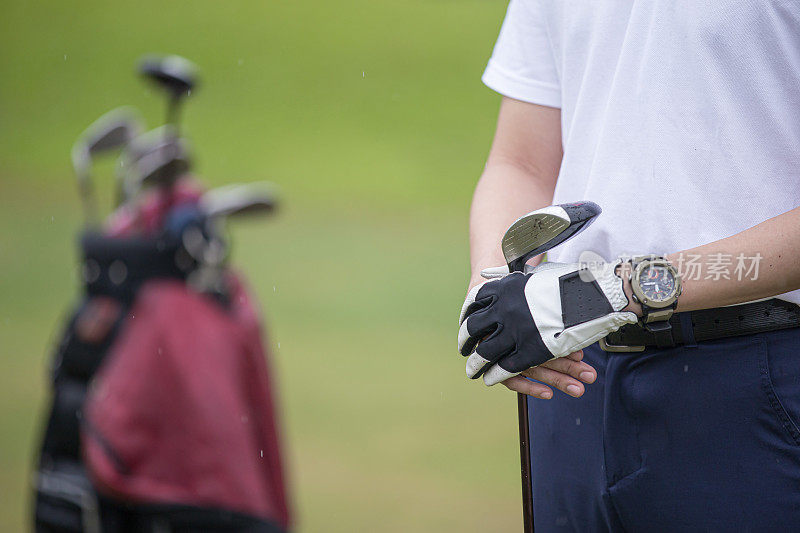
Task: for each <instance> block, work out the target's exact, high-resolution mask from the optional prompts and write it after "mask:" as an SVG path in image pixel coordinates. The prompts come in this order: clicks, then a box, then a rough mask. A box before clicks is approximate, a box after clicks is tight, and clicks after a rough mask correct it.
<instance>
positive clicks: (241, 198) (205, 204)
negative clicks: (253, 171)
mask: <svg viewBox="0 0 800 533" xmlns="http://www.w3.org/2000/svg"><path fill="white" fill-rule="evenodd" d="M277 203H278V201H277V198H276V194H275V187H274V186H273V185H272V184H269V183H266V182H261V183H246V184H234V185H227V186H225V187H218V188H216V189H212V190H210V191H208V192H206V193H205V194H204V195H203V196H202V198H201V199H200V207H201V209H202V210H203V211H204V212H205V213H206V215H208V216H209V217H212V218H216V217H232V216H241V215H268V214H272V212H274V210H275V208H276V207H277Z"/></svg>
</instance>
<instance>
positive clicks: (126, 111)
mask: <svg viewBox="0 0 800 533" xmlns="http://www.w3.org/2000/svg"><path fill="white" fill-rule="evenodd" d="M141 131H142V121H141V118H140V117H139V114H138V113H137V112H136V110H135V109H134V108H132V107H127V106H126V107H118V108H116V109H112V110H111V111H109V112H108V113H106V114H104V115H103V116H101V117H100V118H98V119H97V120H95V121H94V122H93V123H92V124H91V125H90V126H89V127H88V128H86V129H85V130H84V131H83V133H81V135H80V136H79V137H78V140H77V141H75V144H74V145H73V146H72V165H73V167H74V168H75V173H76V174H78V175H81V174H85V173H86V171H87V170H88V169H89V167H90V166H91V161H92V158H93V157H94V156H96V155H99V154H101V153H103V152H110V151H112V150H118V149H121V148H123V147H125V145H127V144H128V143H129V142H130V141H131V140H132V139H133V138H135V137H136V136H137V135H139V134H140V133H141Z"/></svg>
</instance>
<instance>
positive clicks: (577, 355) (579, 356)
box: [566, 350, 583, 361]
mask: <svg viewBox="0 0 800 533" xmlns="http://www.w3.org/2000/svg"><path fill="white" fill-rule="evenodd" d="M566 357H567V358H569V359H572V360H573V361H581V360H583V350H578V351H577V352H572V353H571V354H569V355H567V356H566Z"/></svg>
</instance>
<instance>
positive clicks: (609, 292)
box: [458, 263, 637, 385]
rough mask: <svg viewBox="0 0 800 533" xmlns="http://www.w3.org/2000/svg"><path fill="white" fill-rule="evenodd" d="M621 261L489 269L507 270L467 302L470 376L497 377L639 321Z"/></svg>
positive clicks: (461, 338)
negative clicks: (631, 307)
mask: <svg viewBox="0 0 800 533" xmlns="http://www.w3.org/2000/svg"><path fill="white" fill-rule="evenodd" d="M618 265H619V263H614V264H604V265H600V266H596V267H593V268H592V269H591V270H590V269H588V268H586V267H585V266H584V265H579V264H565V263H544V264H542V265H539V266H537V267H535V268H528V269H526V272H525V273H523V272H513V273H511V274H507V272H508V269H505V267H502V268H500V267H498V268H496V269H487V271H484V276H485V277H496V276H501V277H499V279H491V280H489V281H485V282H484V283H482V284H480V285H477V286H475V287H473V289H472V290H471V291H470V292H469V294H468V295H467V299H466V301H465V302H464V306H463V307H462V309H461V318H460V321H459V322H460V324H461V328H460V330H459V332H458V351H459V352H460V353H461V355H463V356H469V359H467V376H469V377H470V378H472V379H477V378H479V377H481V376H483V381H484V383H486V384H487V385H494V384H496V383H500V382H501V381H504V380H506V379H508V378H510V377H512V376H515V375H517V374H519V373H520V372H522V371H523V370H526V369H528V368H531V367H534V366H537V365H540V364H542V363H544V362H546V361H549V360H550V359H555V358H557V357H564V356H566V355H569V354H571V353H572V352H575V351H578V350H580V349H582V348H585V347H587V346H589V345H590V344H593V343H594V342H597V341H598V340H600V339H602V338H603V337H605V336H606V335H608V334H609V333H611V332H614V331H616V330H618V329H619V328H620V327H622V326H623V325H625V324H632V323H634V322H636V321H637V317H636V315H635V314H634V313H631V312H627V311H626V312H622V311H621V310H622V309H624V308H625V307H626V306H627V305H628V298H627V297H626V296H625V293H624V291H623V289H622V279H621V278H620V277H619V276H617V275H616V274H615V273H614V271H615V269H616V267H617V266H618Z"/></svg>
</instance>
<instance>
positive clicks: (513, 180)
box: [469, 162, 555, 287]
mask: <svg viewBox="0 0 800 533" xmlns="http://www.w3.org/2000/svg"><path fill="white" fill-rule="evenodd" d="M554 181H555V179H554V178H552V177H551V178H550V179H549V180H542V179H537V177H536V176H532V175H531V174H530V173H529V172H527V171H526V170H524V169H522V168H520V167H518V166H516V165H514V164H512V163H507V162H493V163H492V162H490V163H489V164H488V165H487V166H486V169H485V170H484V172H483V175H482V176H481V179H480V181H479V182H478V186H477V187H476V188H475V196H474V198H473V200H472V209H471V211H470V232H469V234H470V251H471V254H470V256H471V257H470V259H471V261H470V263H471V265H472V277H471V279H470V287H472V286H474V285H475V284H477V283H479V282H480V281H482V278H481V270H483V269H484V268H487V267H492V266H498V265H502V264H505V260H504V258H503V253H502V251H501V249H500V241H501V239H502V238H503V234H504V233H505V231H506V230H507V229H508V227H509V226H510V225H511V223H513V222H514V221H515V220H516V219H518V218H519V217H521V216H522V215H524V214H525V213H528V212H530V211H533V210H535V209H539V208H540V207H544V206H546V205H550V204H551V203H552V200H553V186H552V185H551V184H550V183H552V182H554Z"/></svg>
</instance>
